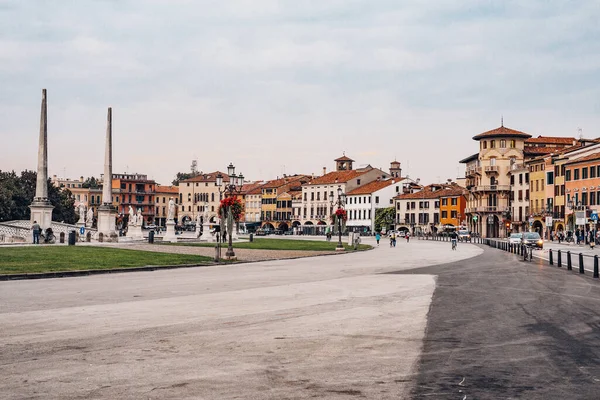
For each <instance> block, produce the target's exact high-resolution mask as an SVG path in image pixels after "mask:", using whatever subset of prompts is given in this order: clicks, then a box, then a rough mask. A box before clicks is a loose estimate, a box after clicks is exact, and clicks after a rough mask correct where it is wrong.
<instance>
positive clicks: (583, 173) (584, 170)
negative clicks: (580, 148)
mask: <svg viewBox="0 0 600 400" xmlns="http://www.w3.org/2000/svg"><path fill="white" fill-rule="evenodd" d="M587 178H588V168H587V167H584V168H581V179H587Z"/></svg>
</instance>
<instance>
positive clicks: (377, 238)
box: [375, 232, 381, 247]
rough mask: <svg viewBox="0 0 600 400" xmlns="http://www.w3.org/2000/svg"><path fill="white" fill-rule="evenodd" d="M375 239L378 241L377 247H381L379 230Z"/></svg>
mask: <svg viewBox="0 0 600 400" xmlns="http://www.w3.org/2000/svg"><path fill="white" fill-rule="evenodd" d="M375 240H376V241H377V247H379V241H380V240H381V234H380V233H379V232H377V233H376V234H375Z"/></svg>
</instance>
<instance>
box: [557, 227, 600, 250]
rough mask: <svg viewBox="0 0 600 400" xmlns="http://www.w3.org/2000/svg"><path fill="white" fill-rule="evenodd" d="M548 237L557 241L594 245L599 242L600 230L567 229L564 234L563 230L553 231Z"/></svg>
mask: <svg viewBox="0 0 600 400" xmlns="http://www.w3.org/2000/svg"><path fill="white" fill-rule="evenodd" d="M550 238H551V239H552V240H557V241H558V243H561V242H563V241H567V242H573V241H574V242H575V243H577V244H589V245H590V246H591V247H594V245H596V244H600V231H587V232H586V231H585V230H584V229H577V230H576V231H575V233H574V234H573V232H571V231H567V233H566V235H565V232H563V231H558V232H554V233H553V234H552V235H551V236H550Z"/></svg>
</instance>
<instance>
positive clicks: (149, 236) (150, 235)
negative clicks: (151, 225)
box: [148, 231, 154, 243]
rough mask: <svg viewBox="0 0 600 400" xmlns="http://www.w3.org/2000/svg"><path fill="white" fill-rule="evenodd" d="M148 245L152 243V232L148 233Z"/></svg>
mask: <svg viewBox="0 0 600 400" xmlns="http://www.w3.org/2000/svg"><path fill="white" fill-rule="evenodd" d="M148 243H154V231H150V232H149V233H148Z"/></svg>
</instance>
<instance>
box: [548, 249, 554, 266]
mask: <svg viewBox="0 0 600 400" xmlns="http://www.w3.org/2000/svg"><path fill="white" fill-rule="evenodd" d="M548 256H549V258H548V260H549V261H550V265H554V260H553V259H552V249H550V252H549V253H548Z"/></svg>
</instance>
